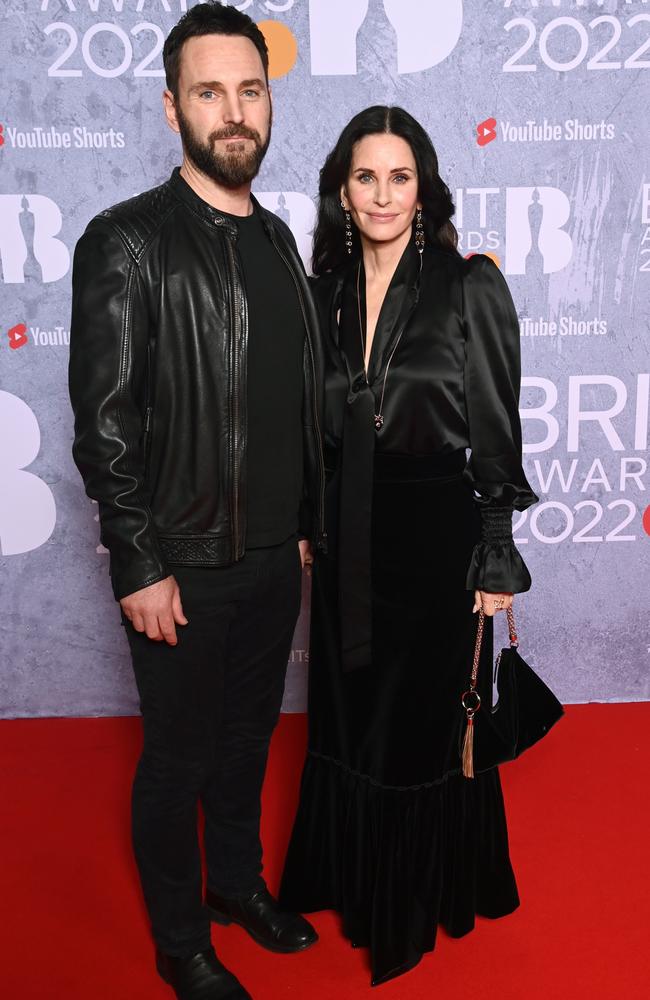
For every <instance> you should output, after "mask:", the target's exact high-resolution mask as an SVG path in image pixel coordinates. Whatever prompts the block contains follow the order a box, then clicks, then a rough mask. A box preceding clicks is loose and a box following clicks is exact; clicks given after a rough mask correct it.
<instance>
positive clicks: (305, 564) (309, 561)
mask: <svg viewBox="0 0 650 1000" xmlns="http://www.w3.org/2000/svg"><path fill="white" fill-rule="evenodd" d="M298 548H299V550H300V562H301V564H302V568H303V569H306V570H307V576H311V568H312V566H313V563H314V554H313V552H312V550H311V545H310V544H309V542H308V540H307V539H306V538H301V539H300V541H299V542H298Z"/></svg>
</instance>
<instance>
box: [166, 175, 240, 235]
mask: <svg viewBox="0 0 650 1000" xmlns="http://www.w3.org/2000/svg"><path fill="white" fill-rule="evenodd" d="M169 186H170V187H171V189H172V191H173V192H174V194H175V195H176V197H177V198H178V199H179V200H180V201H182V202H183V204H184V205H186V206H187V207H188V208H189V209H191V210H192V211H193V212H194V213H195V214H196V215H198V216H199V217H200V218H202V219H204V220H205V221H206V222H208V223H209V224H210V225H212V226H215V225H217V226H219V227H220V228H223V229H226V230H228V231H229V232H231V233H232V234H233V235H235V236H236V235H237V226H236V224H235V223H234V222H233V221H232V219H231V218H230V217H229V216H228V215H224V213H223V212H220V211H219V210H218V209H217V208H213V206H212V205H209V204H208V203H207V201H204V200H203V198H200V197H199V196H198V194H197V193H196V191H194V190H193V189H192V188H191V187H190V185H189V184H188V183H187V181H186V180H184V179H183V178H182V177H181V169H180V167H174V170H173V172H172V175H171V177H170V178H169Z"/></svg>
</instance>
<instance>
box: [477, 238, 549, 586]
mask: <svg viewBox="0 0 650 1000" xmlns="http://www.w3.org/2000/svg"><path fill="white" fill-rule="evenodd" d="M464 323H465V337H466V356H465V399H466V407H467V419H468V425H469V441H470V448H471V456H470V459H469V462H468V464H467V469H466V475H467V477H468V478H469V479H470V481H471V485H472V488H473V490H474V496H475V499H476V502H477V503H478V504H479V508H480V512H481V518H482V538H481V541H480V542H479V543H478V544H477V545H476V546H475V548H474V552H473V553H472V559H471V562H470V567H469V570H468V573H467V581H466V586H467V588H468V590H484V591H486V592H487V593H499V592H504V593H506V592H511V593H522V592H523V591H526V590H529V589H530V585H531V579H530V573H529V572H528V569H527V567H526V564H525V563H524V560H523V559H522V557H521V555H520V554H519V552H518V551H517V548H516V547H515V544H514V542H513V540H512V512H513V510H525V509H526V508H527V507H530V506H531V504H534V503H536V502H537V500H538V497H537V496H536V495H535V493H533V491H532V489H531V487H530V485H529V483H528V481H527V479H526V476H525V475H524V471H523V468H522V460H521V456H522V445H521V422H520V419H519V408H518V407H519V384H520V348H519V322H518V319H517V313H516V311H515V307H514V304H513V301H512V298H511V296H510V292H509V290H508V286H507V285H506V282H505V279H504V278H503V276H502V274H501V272H500V270H499V268H498V267H496V265H495V264H493V263H492V261H491V260H490V259H489V257H485V256H483V255H482V254H477V255H476V256H474V257H471V258H470V260H469V262H468V269H467V272H466V275H465V279H464Z"/></svg>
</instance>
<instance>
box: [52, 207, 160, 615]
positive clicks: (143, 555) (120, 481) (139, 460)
mask: <svg viewBox="0 0 650 1000" xmlns="http://www.w3.org/2000/svg"><path fill="white" fill-rule="evenodd" d="M147 338H148V316H147V306H146V300H145V297H144V295H143V293H142V288H141V285H140V275H139V271H138V267H137V264H136V262H135V260H134V259H133V257H132V256H131V254H130V253H129V252H128V250H127V248H126V246H125V244H124V243H123V242H122V240H121V238H120V236H119V233H118V232H117V231H116V230H115V229H114V228H113V226H112V225H111V224H110V223H108V222H107V221H104V220H102V219H101V217H100V218H98V219H95V220H93V221H92V222H91V223H90V225H89V226H88V228H87V230H86V232H85V233H84V235H83V236H82V237H81V239H80V240H79V242H78V244H77V247H76V250H75V255H74V265H73V274H72V320H71V335H70V368H69V387H70V399H71V402H72V408H73V411H74V417H75V427H74V431H75V433H74V445H73V449H72V453H73V457H74V460H75V462H76V465H77V468H78V469H79V471H80V473H81V476H82V478H83V481H84V484H85V487H86V492H87V494H88V496H89V497H92V499H94V500H97V502H98V504H99V519H100V525H101V540H102V543H103V544H104V545H105V546H106V548H107V549H108V550H109V553H110V569H111V580H112V584H113V591H114V594H115V597H116V598H117V599H118V600H119V599H120V598H122V597H126V596H127V595H128V594H131V593H133V592H134V591H136V590H140V589H141V588H142V587H146V586H148V585H149V584H152V583H156V582H157V581H158V580H162V579H164V578H165V577H166V576H168V575H169V570H168V569H167V567H166V566H165V564H164V561H163V558H162V554H161V552H160V547H159V544H158V539H157V536H156V531H155V528H154V525H153V520H152V516H151V511H150V510H149V507H148V502H147V496H146V491H145V484H144V441H143V437H144V418H145V407H146V403H145V402H144V401H145V399H146V379H147V350H148V346H147Z"/></svg>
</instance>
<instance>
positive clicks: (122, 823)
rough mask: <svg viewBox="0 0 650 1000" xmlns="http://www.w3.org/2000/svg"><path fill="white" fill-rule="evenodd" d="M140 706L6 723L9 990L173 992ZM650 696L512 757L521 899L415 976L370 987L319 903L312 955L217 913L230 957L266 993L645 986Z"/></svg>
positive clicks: (122, 999) (267, 829) (285, 788)
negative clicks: (107, 715) (141, 825)
mask: <svg viewBox="0 0 650 1000" xmlns="http://www.w3.org/2000/svg"><path fill="white" fill-rule="evenodd" d="M304 737H305V720H304V718H303V717H302V716H284V717H283V719H282V723H281V725H280V727H279V729H278V732H277V734H276V738H275V740H274V744H273V750H272V756H271V763H270V768H269V775H268V779H267V783H266V789H265V802H264V827H263V832H264V841H265V845H266V865H267V878H268V880H269V883H270V886H271V888H274V887H275V886H276V884H277V879H278V875H279V870H280V865H281V861H282V856H283V851H284V848H285V844H286V839H287V836H288V831H289V826H290V819H291V813H292V809H293V808H294V804H295V797H296V791H297V783H298V777H299V769H300V761H301V756H302V748H303V744H304ZM139 741H140V728H139V722H138V720H136V719H100V720H96V719H94V720H86V719H82V720H33V721H32V720H30V721H16V722H2V723H0V768H1V773H2V775H3V786H4V792H3V796H2V804H3V810H2V811H3V820H2V825H1V828H0V850H1V855H0V856H1V858H2V864H1V869H2V884H1V886H0V893H1V895H0V899H1V900H2V911H3V919H2V925H3V926H2V930H1V932H0V940H1V941H2V959H1V964H0V991H1V993H2V996H3V997H6V998H7V1000H32V998H34V1000H35V998H39V1000H44V998H48V1000H52V998H53V1000H58V998H65V1000H158V998H159V1000H165V998H167V1000H169V998H170V997H171V996H172V994H171V991H170V990H169V989H168V987H166V986H164V985H163V984H162V983H161V982H160V981H159V980H158V979H157V977H156V975H155V973H154V972H153V965H152V952H151V945H150V942H149V937H148V931H147V925H146V918H145V914H144V912H143V908H142V905H141V902H140V896H139V891H138V887H137V883H136V874H135V869H134V865H133V862H132V860H131V854H130V845H129V820H128V813H129V792H130V779H131V773H132V769H133V765H134V762H135V760H136V757H137V754H138V747H139ZM649 751H650V704H639V705H588V706H576V707H573V708H569V710H568V712H567V717H566V718H565V719H564V720H563V721H562V722H561V723H560V724H559V725H558V726H557V728H556V729H555V730H554V731H553V732H552V733H551V734H550V736H549V737H548V738H547V740H546V741H545V742H544V743H543V744H542V745H540V746H539V747H536V748H534V749H533V750H531V751H530V753H529V754H527V755H526V757H525V758H523V759H522V760H521V761H519V762H517V763H515V764H511V765H508V766H507V767H505V768H503V770H502V775H503V782H504V788H505V795H506V804H507V806H508V814H509V820H510V831H511V853H512V857H513V862H514V866H515V871H516V872H517V877H518V881H519V888H520V893H521V897H522V906H521V908H520V909H519V910H518V911H517V912H516V913H515V914H514V915H512V916H510V917H507V918H505V919H504V920H500V921H497V922H494V923H493V922H491V921H488V920H479V921H478V922H477V927H476V930H475V931H474V933H473V934H471V935H469V936H468V937H465V938H463V939H461V940H456V941H455V940H451V939H449V938H447V937H446V936H445V935H444V934H443V933H440V935H439V939H438V945H437V948H436V950H435V952H433V954H431V955H428V956H426V957H425V958H424V960H423V961H422V963H421V964H420V965H419V966H418V968H417V969H415V970H414V971H413V972H411V973H409V974H408V975H407V976H405V977H402V978H401V979H398V980H397V981H394V982H392V983H389V984H387V985H385V986H381V987H378V988H376V989H371V988H370V986H369V974H368V968H367V963H366V957H365V954H364V953H363V952H359V951H353V950H352V949H351V948H350V946H349V945H348V944H347V942H346V941H345V940H344V939H343V938H341V936H340V934H339V930H338V924H337V919H336V917H335V916H334V915H332V914H330V913H324V914H318V915H317V916H316V917H315V920H314V922H315V924H316V926H317V929H318V931H319V932H320V935H321V941H320V944H319V945H317V946H316V947H315V948H313V949H311V950H310V951H308V952H306V953H305V954H303V955H297V956H278V955H272V954H270V953H268V952H264V951H262V950H261V949H259V948H258V947H257V946H256V945H254V944H253V942H252V941H250V940H249V938H248V937H247V936H246V935H245V934H244V932H243V931H241V930H240V929H239V928H236V927H229V928H217V929H215V931H214V935H213V936H214V940H215V943H216V945H217V948H218V951H219V954H220V955H221V957H222V958H223V960H224V961H225V962H226V963H227V964H228V965H230V966H231V967H232V969H233V970H234V971H235V972H237V974H238V975H239V976H240V978H241V979H242V982H243V983H244V985H245V986H246V987H247V988H248V989H249V990H250V991H251V993H252V995H253V997H254V998H255V1000H271V998H284V997H286V998H290V1000H332V998H335V1000H353V998H357V997H371V996H372V997H374V998H380V1000H425V998H426V1000H429V998H441V1000H442V998H444V1000H447V998H459V997H469V998H471V997H476V998H477V1000H493V998H494V1000H542V998H543V1000H549V998H550V1000H556V998H560V1000H564V998H567V1000H568V998H571V1000H582V998H590V1000H619V998H620V1000H641V998H643V1000H645V998H646V997H647V996H648V995H649V992H650V989H649V987H648V975H649V974H650V948H649V946H648V932H649V931H650V898H649V897H650V893H649V879H648V849H647V839H648V835H649V831H650V809H649V806H648V763H649V762H650V752H649Z"/></svg>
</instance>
